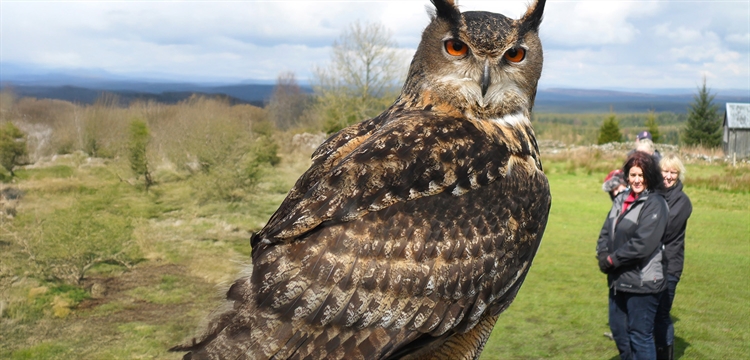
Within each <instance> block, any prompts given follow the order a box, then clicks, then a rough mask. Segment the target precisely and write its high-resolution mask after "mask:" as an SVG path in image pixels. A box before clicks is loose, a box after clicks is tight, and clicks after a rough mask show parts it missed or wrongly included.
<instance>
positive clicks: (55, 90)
mask: <svg viewBox="0 0 750 360" xmlns="http://www.w3.org/2000/svg"><path fill="white" fill-rule="evenodd" d="M267 87H269V89H270V90H272V89H273V86H271V85H267ZM6 88H8V89H10V90H11V91H13V93H14V94H16V96H19V97H34V98H39V99H58V100H65V101H70V102H72V103H77V104H89V105H90V104H93V103H94V102H96V100H97V99H99V98H101V97H103V96H104V95H105V94H112V95H115V96H116V98H117V100H118V101H119V102H120V104H122V105H128V104H130V103H131V102H133V101H155V102H160V103H165V104H175V103H178V102H180V101H183V100H186V99H188V98H190V97H191V96H193V95H201V96H206V97H211V98H219V99H224V100H227V101H228V102H229V103H230V104H251V105H255V106H259V107H262V106H264V105H265V104H264V101H263V100H252V99H254V98H262V96H263V95H264V94H265V92H269V93H270V90H267V89H263V90H261V91H260V92H259V93H260V95H257V96H250V97H248V98H247V99H243V98H238V97H235V96H231V95H228V94H227V93H224V92H209V91H194V90H193V91H191V90H185V91H162V92H158V93H155V92H143V91H133V90H104V89H88V88H83V87H77V86H15V85H7V84H3V85H2V86H0V89H6Z"/></svg>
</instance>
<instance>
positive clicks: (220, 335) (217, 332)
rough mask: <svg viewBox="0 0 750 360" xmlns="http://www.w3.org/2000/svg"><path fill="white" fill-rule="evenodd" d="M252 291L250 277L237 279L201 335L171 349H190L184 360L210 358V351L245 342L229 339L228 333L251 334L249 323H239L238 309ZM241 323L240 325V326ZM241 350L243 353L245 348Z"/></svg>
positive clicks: (239, 336) (237, 335)
mask: <svg viewBox="0 0 750 360" xmlns="http://www.w3.org/2000/svg"><path fill="white" fill-rule="evenodd" d="M250 291H251V289H250V281H249V278H247V277H244V278H240V279H238V280H236V281H235V282H234V284H232V286H231V287H230V288H229V290H228V291H227V301H226V302H225V303H224V305H223V306H221V307H219V308H218V309H216V310H215V311H214V315H213V316H211V317H210V320H209V321H208V324H207V325H206V326H205V327H203V328H204V329H205V330H204V331H203V333H202V334H201V335H199V336H195V337H193V338H191V339H190V340H188V341H187V342H185V343H182V344H179V345H177V346H174V347H172V348H170V349H169V351H173V352H182V351H189V352H188V353H187V354H185V356H184V357H183V359H184V360H198V359H208V358H209V353H208V351H209V350H210V351H216V349H217V348H221V349H222V350H223V351H226V350H229V348H232V347H236V346H232V344H242V343H243V342H237V341H227V339H226V333H227V332H231V333H233V334H234V335H235V338H241V337H243V334H245V335H247V334H249V332H250V331H249V330H250V329H249V323H245V324H237V323H236V322H237V321H236V320H237V318H238V309H240V306H237V305H238V304H241V303H242V302H243V298H244V297H245V295H246V294H247V293H249V292H250ZM238 325H239V326H238ZM234 350H239V351H240V352H237V353H241V352H244V351H243V350H244V349H234Z"/></svg>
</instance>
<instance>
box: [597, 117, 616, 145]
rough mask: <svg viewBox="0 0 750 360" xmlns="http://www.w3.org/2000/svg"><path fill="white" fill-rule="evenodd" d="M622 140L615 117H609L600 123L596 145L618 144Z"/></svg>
mask: <svg viewBox="0 0 750 360" xmlns="http://www.w3.org/2000/svg"><path fill="white" fill-rule="evenodd" d="M621 140H622V134H620V124H619V123H618V122H617V117H615V115H610V116H609V117H607V119H605V120H604V123H602V127H601V128H599V139H598V140H597V142H596V143H597V144H599V145H602V144H607V143H611V142H620V141H621Z"/></svg>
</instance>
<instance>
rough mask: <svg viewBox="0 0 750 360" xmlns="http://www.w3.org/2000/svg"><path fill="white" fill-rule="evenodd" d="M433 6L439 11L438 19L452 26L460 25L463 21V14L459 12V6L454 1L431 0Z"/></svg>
mask: <svg viewBox="0 0 750 360" xmlns="http://www.w3.org/2000/svg"><path fill="white" fill-rule="evenodd" d="M431 1H432V5H435V10H437V14H436V15H437V17H439V18H442V19H445V20H446V21H448V22H449V23H451V24H454V25H458V23H459V22H460V21H461V12H460V11H458V6H456V4H455V3H454V1H453V0H431Z"/></svg>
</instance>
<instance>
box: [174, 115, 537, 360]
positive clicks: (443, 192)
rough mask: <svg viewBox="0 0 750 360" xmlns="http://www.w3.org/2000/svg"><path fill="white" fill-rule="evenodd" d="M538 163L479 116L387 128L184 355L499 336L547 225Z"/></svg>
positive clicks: (371, 347)
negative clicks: (489, 130) (490, 132)
mask: <svg viewBox="0 0 750 360" xmlns="http://www.w3.org/2000/svg"><path fill="white" fill-rule="evenodd" d="M412 115H414V114H412ZM532 160H533V159H532V158H531V156H526V157H524V156H523V154H519V155H512V154H511V152H510V151H509V150H508V148H507V147H506V146H504V145H503V144H502V143H496V142H493V141H491V140H490V139H489V138H488V137H487V136H486V134H483V133H481V130H479V129H477V128H476V127H474V125H472V124H471V123H470V122H468V121H461V120H457V119H443V118H438V117H428V116H421V117H414V116H412V117H405V118H402V119H398V121H394V122H391V123H389V124H387V125H384V126H383V127H382V128H380V129H378V130H377V131H375V133H373V135H372V136H371V137H370V138H368V139H367V140H366V141H364V142H362V144H361V145H360V146H358V147H357V148H356V149H355V150H354V151H352V152H351V153H350V154H348V155H346V156H345V157H344V158H342V159H341V160H340V161H339V163H338V164H337V165H336V166H334V167H333V168H332V171H331V172H330V173H329V174H326V175H324V176H322V177H321V178H320V179H319V181H318V182H317V183H315V184H314V186H311V187H310V189H309V190H308V191H307V192H306V194H305V196H304V197H303V198H302V199H301V200H299V201H298V202H297V203H293V204H289V206H288V207H287V208H286V209H288V210H287V211H285V212H284V213H283V214H281V215H280V216H278V217H277V218H278V220H277V221H275V222H273V223H269V224H268V225H267V226H266V228H264V229H263V231H261V232H260V233H259V234H258V235H259V236H260V239H261V240H260V241H259V242H258V243H257V245H256V248H254V250H253V251H254V253H253V272H252V275H251V276H249V277H245V278H241V279H239V280H237V281H236V282H235V283H234V285H233V286H232V287H231V288H230V290H229V292H228V294H227V298H228V299H229V300H230V301H232V302H233V303H232V304H231V309H230V310H229V312H227V313H225V314H224V315H223V316H221V317H219V318H218V321H216V322H215V323H214V324H212V325H211V327H210V329H209V333H208V334H207V335H205V336H204V337H203V338H202V340H201V341H199V342H196V343H194V344H193V345H192V346H186V347H182V348H181V349H190V350H194V351H195V353H194V354H193V356H194V357H195V358H198V355H200V354H209V353H213V354H221V353H224V354H245V356H246V357H247V358H271V357H273V358H279V359H284V358H304V357H306V356H311V357H312V358H373V359H376V358H385V357H388V356H391V355H394V354H396V355H398V356H402V355H406V354H412V353H414V352H418V351H420V349H423V348H425V347H428V346H430V343H433V342H435V341H445V339H446V338H448V337H450V336H453V335H455V334H461V333H464V332H467V331H470V330H471V329H472V328H473V327H474V325H475V324H477V323H479V322H480V321H482V322H488V323H489V324H490V329H491V325H492V324H494V321H487V320H486V319H487V318H488V316H493V315H497V313H499V312H500V311H502V310H503V309H504V308H505V307H507V306H508V305H509V304H510V301H511V300H512V299H513V297H514V296H515V294H516V292H517V290H518V288H519V286H520V284H521V282H522V281H523V278H524V276H525V274H526V273H527V271H528V269H529V266H530V264H531V260H532V258H533V256H534V254H535V252H536V249H537V247H538V245H539V241H540V239H541V236H542V233H543V231H544V226H545V224H546V218H547V212H548V210H549V204H550V197H549V186H548V184H547V181H546V178H545V177H544V176H543V174H542V173H541V171H539V169H538V168H537V167H536V165H535V161H532ZM532 163H534V164H532Z"/></svg>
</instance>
